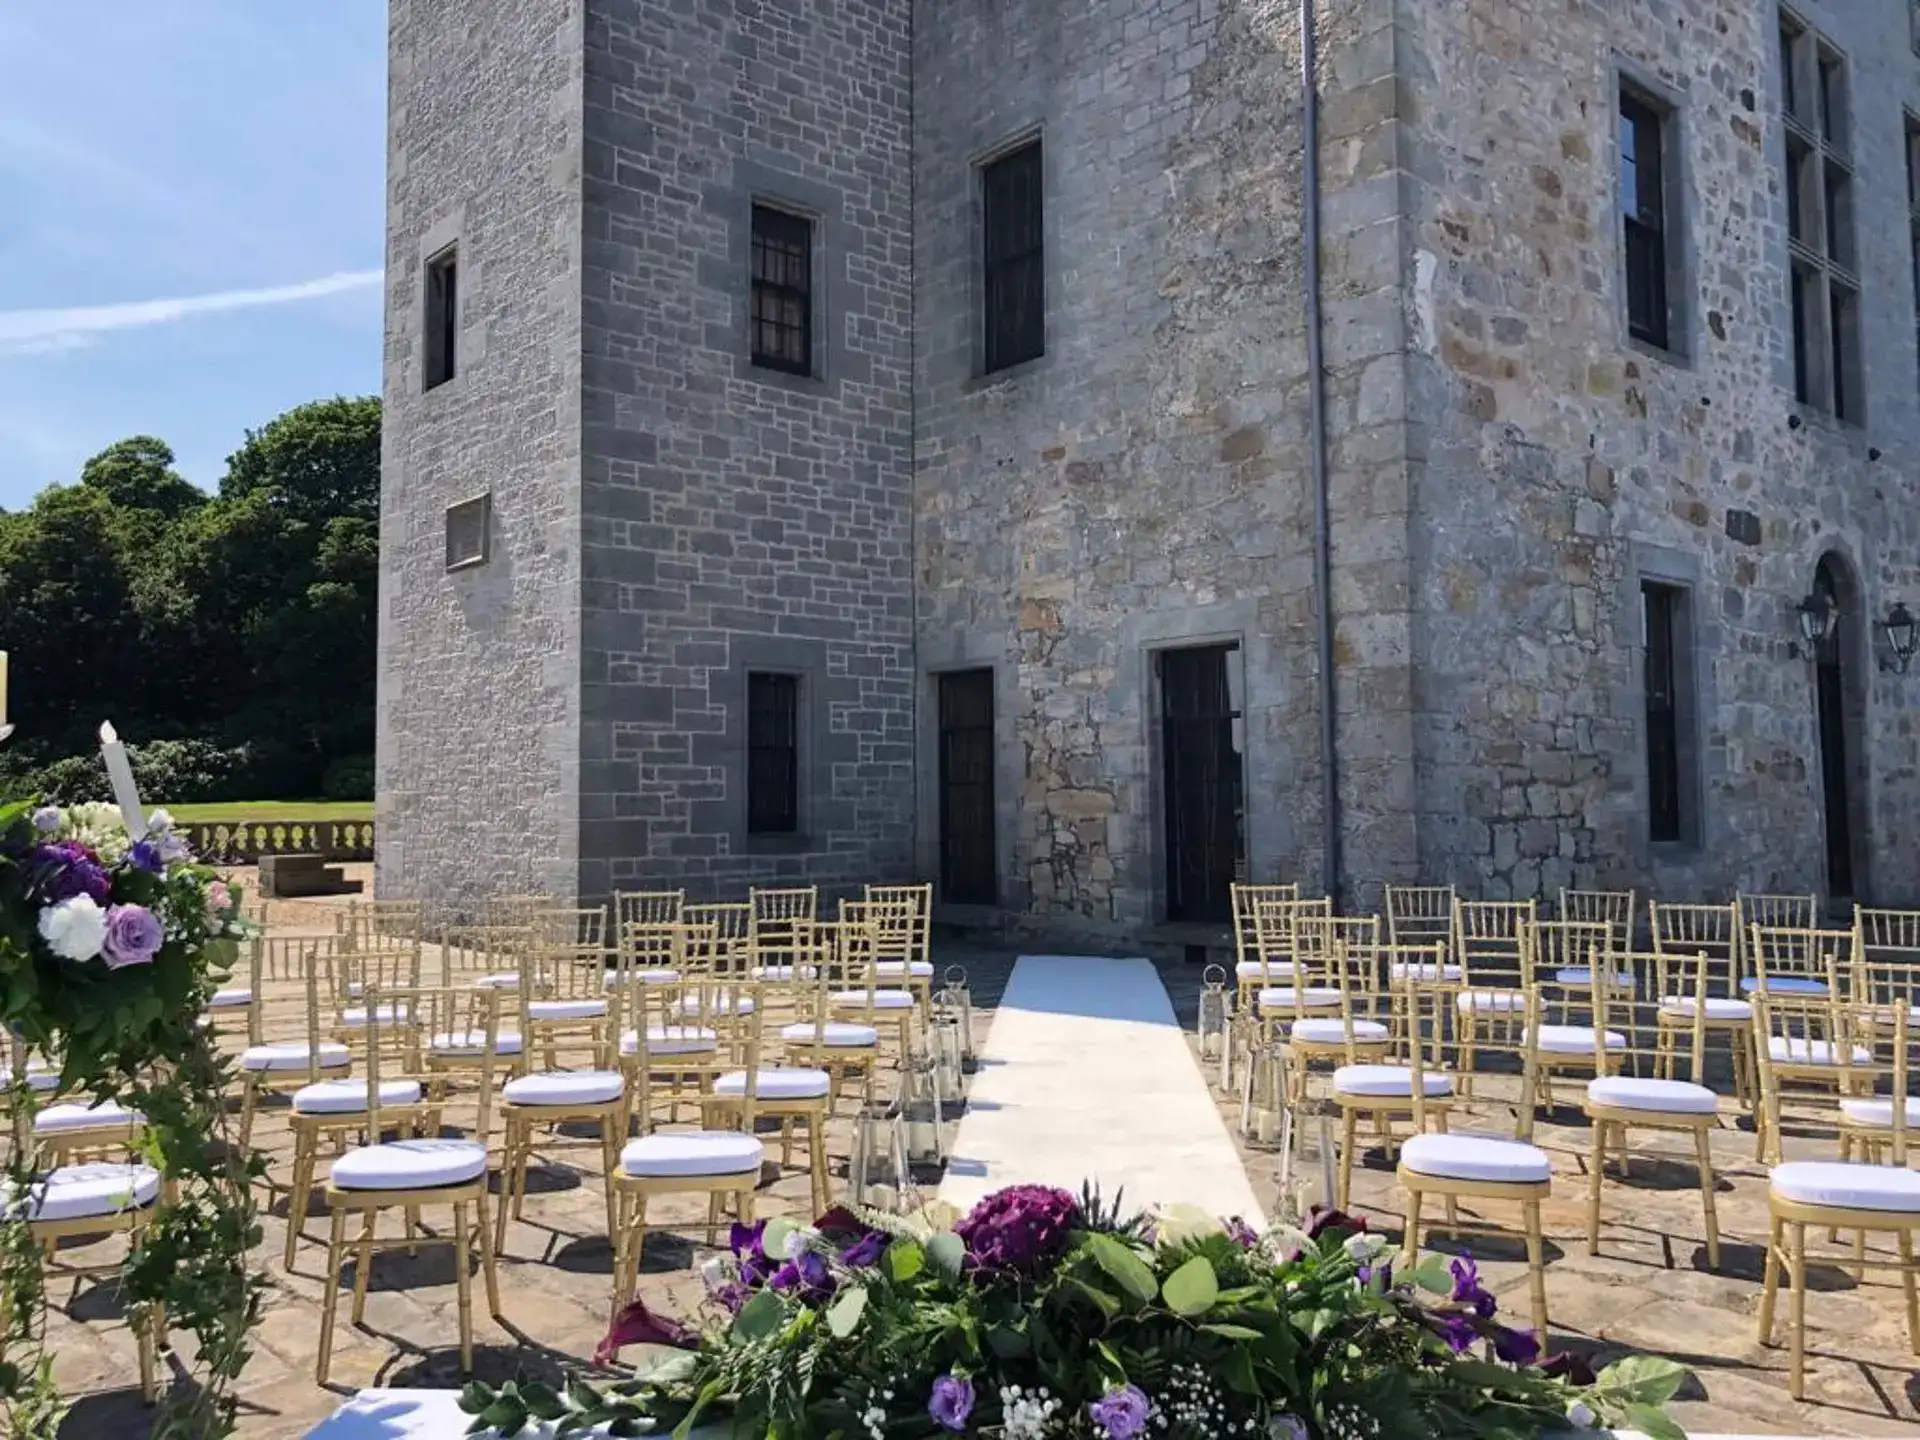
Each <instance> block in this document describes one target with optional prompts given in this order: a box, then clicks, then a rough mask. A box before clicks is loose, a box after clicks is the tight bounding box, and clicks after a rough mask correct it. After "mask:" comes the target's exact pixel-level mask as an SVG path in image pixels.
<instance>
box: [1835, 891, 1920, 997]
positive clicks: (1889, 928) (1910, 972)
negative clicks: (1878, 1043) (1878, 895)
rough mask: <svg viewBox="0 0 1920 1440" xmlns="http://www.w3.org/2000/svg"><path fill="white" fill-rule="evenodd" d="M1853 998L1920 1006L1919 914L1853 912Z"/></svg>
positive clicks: (1866, 910)
mask: <svg viewBox="0 0 1920 1440" xmlns="http://www.w3.org/2000/svg"><path fill="white" fill-rule="evenodd" d="M1852 994H1853V998H1854V1000H1855V1001H1857V1002H1860V1003H1863V1004H1871V1005H1892V1004H1896V1003H1897V1004H1900V1005H1903V1006H1905V1007H1906V1008H1907V1009H1908V1010H1909V1011H1911V1010H1912V1009H1913V1008H1914V1007H1915V1006H1920V910H1868V909H1866V908H1864V907H1862V906H1859V905H1856V906H1854V908H1853V989H1852Z"/></svg>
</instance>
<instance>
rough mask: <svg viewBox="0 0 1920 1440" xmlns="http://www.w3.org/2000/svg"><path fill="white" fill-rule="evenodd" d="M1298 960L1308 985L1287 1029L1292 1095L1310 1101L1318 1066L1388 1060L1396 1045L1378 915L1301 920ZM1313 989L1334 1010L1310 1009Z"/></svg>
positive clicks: (1296, 929) (1296, 930) (1296, 935)
mask: <svg viewBox="0 0 1920 1440" xmlns="http://www.w3.org/2000/svg"><path fill="white" fill-rule="evenodd" d="M1293 944H1294V958H1295V960H1296V962H1297V963H1298V964H1299V967H1300V970H1301V973H1302V974H1304V975H1305V976H1307V977H1308V981H1307V985H1305V986H1295V987H1293V989H1294V1014H1293V1018H1292V1020H1291V1021H1290V1022H1289V1023H1288V1025H1287V1032H1286V1048H1287V1058H1288V1071H1289V1084H1288V1093H1289V1095H1290V1097H1291V1098H1292V1101H1293V1103H1294V1104H1296V1105H1297V1104H1300V1103H1301V1102H1303V1101H1304V1100H1305V1098H1306V1093H1307V1075H1308V1071H1309V1068H1310V1067H1311V1066H1312V1065H1313V1063H1314V1062H1315V1061H1322V1062H1325V1061H1331V1062H1333V1063H1334V1064H1336V1065H1338V1064H1341V1063H1343V1062H1344V1063H1348V1064H1354V1063H1359V1062H1360V1061H1361V1060H1375V1059H1379V1058H1380V1057H1382V1056H1384V1055H1385V1054H1386V1053H1387V1051H1388V1049H1389V1048H1390V1045H1391V1040H1390V1036H1389V1032H1388V1028H1387V1023H1386V1009H1387V1007H1386V1004H1385V997H1384V996H1383V994H1382V993H1381V990H1380V969H1379V965H1380V920H1379V917H1378V916H1374V915H1368V916H1364V917H1356V916H1342V915H1301V916H1296V917H1295V919H1294V922H1293ZM1309 987H1317V988H1324V989H1326V990H1330V991H1332V992H1333V995H1334V1003H1333V1006H1332V1008H1331V1009H1328V1008H1327V1007H1325V1006H1309V1004H1308V1003H1307V1002H1308V1001H1309V1000H1310V999H1312V998H1315V997H1313V992H1312V989H1311V988H1309Z"/></svg>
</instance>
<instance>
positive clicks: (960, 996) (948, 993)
mask: <svg viewBox="0 0 1920 1440" xmlns="http://www.w3.org/2000/svg"><path fill="white" fill-rule="evenodd" d="M933 1010H934V1014H935V1015H936V1016H937V1015H939V1014H940V1013H941V1012H942V1011H945V1012H947V1013H949V1014H951V1015H952V1016H953V1018H954V1020H955V1022H956V1023H957V1024H958V1026H959V1037H960V1064H961V1066H962V1067H963V1068H967V1069H971V1068H972V1066H973V1059H974V1055H973V994H972V992H971V991H969V990H968V989H967V972H966V969H965V968H964V967H963V966H959V965H949V966H948V967H947V972H946V975H945V977H944V978H943V979H942V981H941V985H940V989H938V990H936V991H935V992H934V996H933Z"/></svg>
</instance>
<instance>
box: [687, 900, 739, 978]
mask: <svg viewBox="0 0 1920 1440" xmlns="http://www.w3.org/2000/svg"><path fill="white" fill-rule="evenodd" d="M680 920H681V923H682V924H685V925H690V926H693V927H695V928H696V929H698V930H699V931H700V932H701V933H703V934H705V935H708V936H710V937H711V945H710V953H713V954H715V955H718V956H721V957H723V958H722V965H723V968H741V967H744V965H745V957H746V954H747V951H748V950H749V948H750V947H751V945H752V943H753V937H754V920H753V905H752V903H751V902H749V901H746V900H732V901H726V902H722V903H718V904H703V905H686V906H682V907H681V910H680ZM736 959H737V962H738V964H737V965H736V963H735V961H736Z"/></svg>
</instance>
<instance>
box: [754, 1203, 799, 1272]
mask: <svg viewBox="0 0 1920 1440" xmlns="http://www.w3.org/2000/svg"><path fill="white" fill-rule="evenodd" d="M799 1231H800V1227H799V1226H798V1225H796V1224H794V1223H793V1222H792V1221H791V1220H788V1219H786V1218H785V1217H784V1216H780V1215H776V1216H774V1218H773V1219H771V1220H769V1221H767V1228H766V1229H765V1230H763V1231H762V1232H761V1233H760V1248H761V1249H762V1250H764V1251H765V1252H766V1255H767V1258H768V1259H769V1260H771V1261H773V1262H774V1263H775V1264H776V1265H777V1264H779V1263H780V1261H782V1260H784V1259H786V1258H787V1240H788V1239H789V1238H790V1237H791V1236H793V1235H796V1234H798V1233H799Z"/></svg>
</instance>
